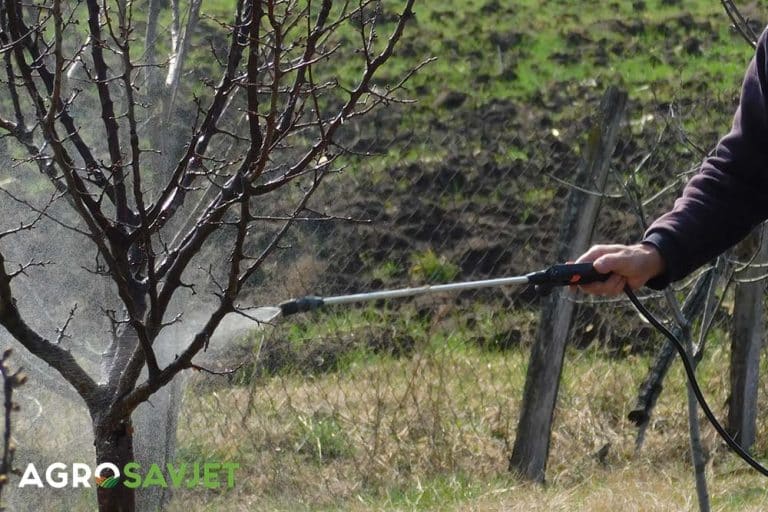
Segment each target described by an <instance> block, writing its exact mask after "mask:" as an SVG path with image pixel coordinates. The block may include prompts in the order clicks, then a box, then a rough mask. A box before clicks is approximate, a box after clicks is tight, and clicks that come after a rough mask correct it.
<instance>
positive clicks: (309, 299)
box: [278, 295, 323, 316]
mask: <svg viewBox="0 0 768 512" xmlns="http://www.w3.org/2000/svg"><path fill="white" fill-rule="evenodd" d="M278 307H279V308H280V312H281V313H282V314H283V316H288V315H293V314H295V313H304V312H305V311H312V310H315V309H318V308H321V307H323V298H322V297H316V296H314V295H308V296H306V297H302V298H300V299H292V300H288V301H285V302H283V303H282V304H279V305H278Z"/></svg>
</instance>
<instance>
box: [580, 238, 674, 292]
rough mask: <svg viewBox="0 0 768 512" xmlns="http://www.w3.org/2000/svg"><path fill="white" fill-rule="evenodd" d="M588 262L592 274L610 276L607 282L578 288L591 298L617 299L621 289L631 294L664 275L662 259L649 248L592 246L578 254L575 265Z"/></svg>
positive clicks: (652, 247)
mask: <svg viewBox="0 0 768 512" xmlns="http://www.w3.org/2000/svg"><path fill="white" fill-rule="evenodd" d="M590 261H591V262H592V264H593V265H594V267H595V270H597V271H598V272H600V273H602V274H612V275H611V277H609V278H608V280H606V281H603V282H597V283H592V284H588V285H584V286H581V287H580V288H581V289H582V290H583V291H584V292H586V293H589V294H592V295H605V296H614V295H619V294H620V293H621V292H622V291H623V290H624V286H625V285H629V287H630V288H632V289H633V290H635V289H637V288H640V287H641V286H643V285H644V284H645V283H646V282H647V281H648V280H649V279H651V278H653V277H656V276H657V275H659V274H661V273H662V272H664V269H665V263H664V259H663V258H662V257H661V254H659V251H658V250H657V249H656V247H654V246H652V245H650V244H635V245H595V246H593V247H592V248H591V249H589V250H588V251H587V252H585V253H584V254H582V255H581V256H580V257H579V258H578V259H577V260H576V263H586V262H590Z"/></svg>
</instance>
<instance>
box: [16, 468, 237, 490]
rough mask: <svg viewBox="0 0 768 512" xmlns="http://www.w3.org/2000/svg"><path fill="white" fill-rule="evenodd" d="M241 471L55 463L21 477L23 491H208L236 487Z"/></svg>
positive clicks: (30, 471) (28, 470) (20, 484)
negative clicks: (154, 488) (120, 489)
mask: <svg viewBox="0 0 768 512" xmlns="http://www.w3.org/2000/svg"><path fill="white" fill-rule="evenodd" d="M239 468H240V464H238V463H237V462H202V463H201V462H194V463H185V462H182V463H180V464H178V465H177V464H172V463H168V464H166V465H165V467H164V468H163V467H162V466H161V465H159V464H151V465H150V466H149V468H146V470H144V469H143V468H142V467H141V465H140V464H139V463H137V462H129V463H128V464H126V465H125V466H123V469H122V471H121V470H120V468H118V467H117V465H115V464H112V463H111V462H104V463H101V464H99V465H98V466H96V468H94V469H93V470H91V466H89V465H88V464H84V463H82V462H75V463H73V464H72V465H71V466H67V465H66V464H64V463H63V462H54V463H53V464H51V465H49V466H48V467H47V468H46V469H45V471H44V472H43V473H42V474H41V473H40V472H39V471H38V470H37V467H35V465H34V464H32V463H30V464H29V465H27V469H26V470H25V471H24V474H23V475H22V476H21V480H20V481H19V487H20V488H21V487H39V488H44V487H45V486H46V484H47V485H48V486H50V487H53V488H54V489H62V488H64V487H67V486H71V487H87V488H90V487H92V485H91V482H94V483H95V484H96V486H98V487H101V488H103V489H113V488H114V487H116V486H118V485H124V486H126V487H128V488H130V489H138V488H139V487H142V488H146V487H171V488H179V487H187V488H188V489H192V488H193V487H198V486H200V487H204V488H207V489H222V488H226V489H231V488H233V487H234V486H235V470H236V469H239Z"/></svg>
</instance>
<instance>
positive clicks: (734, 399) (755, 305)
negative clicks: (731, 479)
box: [728, 225, 768, 449]
mask: <svg viewBox="0 0 768 512" xmlns="http://www.w3.org/2000/svg"><path fill="white" fill-rule="evenodd" d="M747 246H748V247H749V248H750V249H751V250H749V251H745V253H747V254H746V257H747V258H749V257H751V256H752V255H754V256H755V258H754V263H765V262H766V261H768V228H766V225H763V226H762V227H760V228H759V229H757V230H756V231H755V233H753V234H752V237H751V243H747ZM764 273H765V269H764V268H746V269H745V270H744V271H743V272H739V273H738V275H737V278H738V279H740V280H742V281H743V282H739V283H736V290H735V296H734V306H733V328H732V332H731V370H730V381H731V382H730V384H731V388H730V389H731V394H730V399H729V401H728V402H729V406H728V432H729V433H730V434H731V435H732V436H733V438H734V439H735V440H736V441H737V442H738V443H739V444H741V446H743V447H744V448H746V449H749V447H750V446H752V444H753V443H754V442H755V430H756V426H755V421H756V419H757V388H758V381H759V374H760V349H761V348H762V346H763V334H764V329H763V320H764V319H763V299H764V295H765V280H763V279H759V280H756V281H754V282H749V280H750V279H754V278H756V277H759V276H760V275H763V274H764Z"/></svg>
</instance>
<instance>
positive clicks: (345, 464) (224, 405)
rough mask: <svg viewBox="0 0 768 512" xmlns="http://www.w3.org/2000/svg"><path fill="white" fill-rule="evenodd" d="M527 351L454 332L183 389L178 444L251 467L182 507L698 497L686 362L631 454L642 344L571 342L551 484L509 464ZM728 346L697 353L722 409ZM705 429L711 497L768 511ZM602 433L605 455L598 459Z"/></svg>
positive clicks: (644, 504)
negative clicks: (303, 369)
mask: <svg viewBox="0 0 768 512" xmlns="http://www.w3.org/2000/svg"><path fill="white" fill-rule="evenodd" d="M526 357H527V352H526V351H524V350H514V351H511V352H507V353H488V352H483V351H481V350H479V349H475V348H468V347H466V346H464V345H463V344H458V343H457V344H453V345H452V344H450V343H448V344H447V345H445V346H443V347H442V348H435V347H432V348H425V349H424V350H422V351H419V352H418V353H417V354H416V355H414V356H413V357H412V358H410V359H398V360H395V359H388V358H383V359H382V358H377V359H374V360H368V359H365V358H361V360H360V361H358V362H353V363H352V364H350V365H349V366H348V367H347V368H346V369H344V370H343V371H340V372H336V373H329V374H324V375H319V376H301V375H283V376H279V377H273V378H270V379H267V380H261V381H259V382H255V383H253V385H252V387H251V388H245V387H240V388H233V389H222V390H219V391H217V392H215V393H211V394H204V395H199V394H195V393H192V394H188V396H187V398H186V401H185V406H184V412H183V415H184V418H183V419H182V422H181V425H180V446H181V447H182V452H183V453H187V455H188V456H194V457H198V458H200V457H202V458H208V459H212V458H226V459H227V460H237V461H239V462H240V463H241V466H242V469H241V470H240V473H239V478H238V483H237V487H236V488H235V489H234V490H232V491H229V492H228V493H225V494H222V495H220V496H211V495H210V494H208V495H205V497H203V495H202V494H201V493H200V492H197V491H196V492H191V491H184V492H182V493H180V494H179V495H178V496H177V497H176V499H175V501H174V504H173V507H172V508H171V510H179V511H180V510H182V509H183V510H245V509H249V510H340V509H341V510H450V509H453V510H478V511H495V510H499V511H501V510H509V511H514V510H526V511H527V510H541V511H544V510H546V511H550V510H618V509H622V510H626V511H630V510H692V509H695V508H696V503H695V492H694V487H693V479H692V476H691V471H690V468H689V465H688V459H687V457H688V455H687V451H688V440H687V420H686V414H685V401H684V383H683V376H682V373H681V372H680V370H679V369H678V368H674V369H673V371H672V373H671V375H670V377H669V379H668V381H667V389H666V390H665V392H664V394H663V395H662V398H661V400H660V402H659V404H658V406H657V412H656V416H655V419H654V423H653V425H652V427H651V429H650V431H649V433H648V436H647V440H646V443H645V446H644V448H643V450H642V451H641V452H640V454H639V455H636V454H635V451H634V442H635V439H634V433H635V430H634V428H633V426H632V425H631V424H630V423H629V422H628V421H627V420H626V419H625V418H626V414H627V412H628V408H629V407H630V406H631V405H632V404H633V403H634V395H635V390H636V388H637V385H638V383H639V382H640V380H641V379H642V376H643V374H644V371H645V369H646V368H647V364H648V361H647V359H645V358H643V357H638V356H629V357H626V358H623V359H610V358H607V357H602V356H601V354H600V353H599V352H596V351H587V352H575V351H574V352H572V353H570V354H569V356H568V358H567V363H566V371H565V374H564V377H563V382H562V386H561V394H560V397H561V398H560V404H559V407H558V411H557V414H556V420H555V429H554V432H553V442H552V451H551V457H550V462H549V468H548V479H549V481H548V485H547V486H546V487H540V486H536V485H529V484H523V483H521V482H519V481H517V480H515V479H514V478H512V477H511V476H509V474H508V473H507V471H506V458H507V456H508V454H509V444H510V443H511V441H512V440H513V436H514V428H515V424H516V421H517V414H518V409H519V398H520V396H521V391H522V385H523V381H524V376H525V361H526ZM722 357H723V354H722V353H721V351H719V350H718V349H717V347H712V350H710V354H709V356H708V358H707V360H705V362H704V363H703V365H702V373H703V378H704V381H705V387H706V388H707V390H708V391H707V396H709V397H711V402H712V403H713V404H715V406H716V407H715V409H716V410H718V409H722V408H720V407H717V405H719V404H723V403H724V401H725V396H724V394H723V390H724V389H725V386H724V385H723V382H724V379H725V378H726V376H725V375H724V372H721V371H719V369H720V368H724V367H725V365H723V364H722V363H721V361H722V360H723V359H722ZM717 412H718V414H720V415H721V416H722V412H723V411H722V410H718V411H717ZM187 421H189V422H190V423H189V425H188V426H185V423H186V422H187ZM200 422H203V423H204V424H205V425H206V428H199V425H200ZM193 423H194V424H195V425H198V427H197V428H192V427H193ZM187 427H189V428H187ZM704 433H705V444H706V447H707V449H708V450H709V451H710V453H712V454H713V460H714V461H715V462H716V463H712V464H710V468H709V473H710V484H711V494H712V497H713V505H714V509H715V510H761V509H764V508H765V507H768V498H766V496H768V495H767V494H766V493H765V492H763V490H762V489H763V487H762V485H763V482H762V480H761V477H759V476H758V475H756V474H754V473H752V472H750V471H748V470H747V469H746V468H745V466H744V465H743V463H741V462H740V461H738V460H735V459H733V458H732V457H731V456H730V455H728V454H725V453H724V449H723V448H722V447H721V445H720V443H719V442H718V441H717V439H716V438H715V437H714V433H713V431H712V430H711V429H709V428H705V429H704ZM607 443H610V448H609V451H608V455H607V457H605V458H604V459H603V460H602V461H601V460H598V458H597V457H596V456H595V453H596V451H597V450H598V449H599V448H601V447H602V446H604V445H605V444H607ZM757 449H758V453H760V452H761V451H764V444H761V445H759V446H758V447H757ZM202 502H205V503H206V504H205V505H201V506H198V505H197V504H198V503H202Z"/></svg>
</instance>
